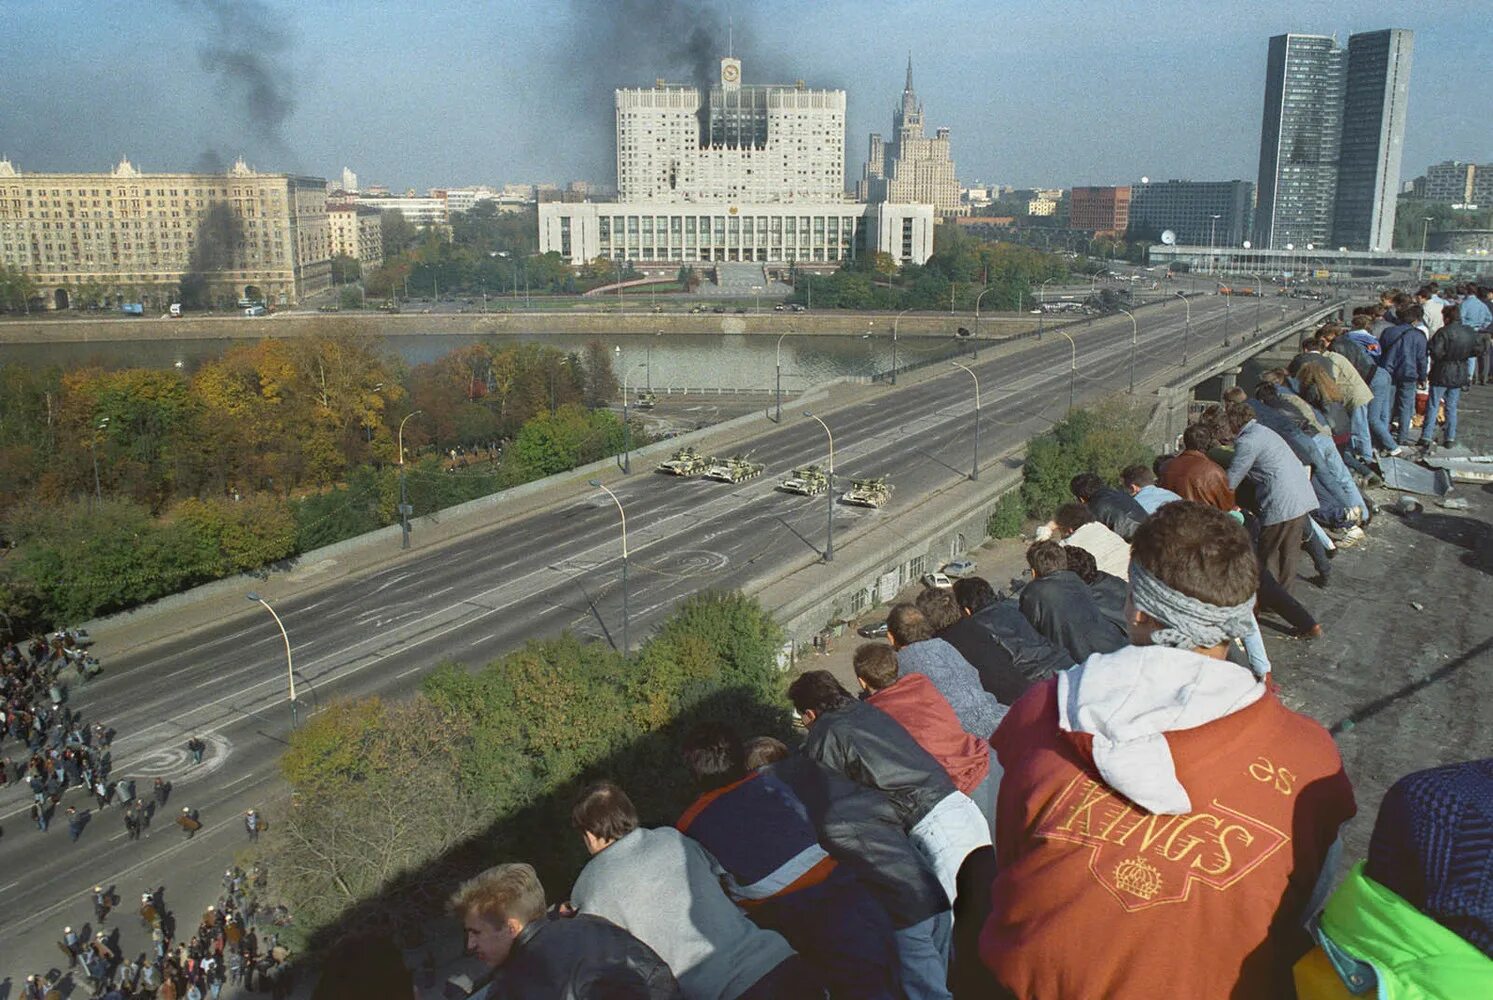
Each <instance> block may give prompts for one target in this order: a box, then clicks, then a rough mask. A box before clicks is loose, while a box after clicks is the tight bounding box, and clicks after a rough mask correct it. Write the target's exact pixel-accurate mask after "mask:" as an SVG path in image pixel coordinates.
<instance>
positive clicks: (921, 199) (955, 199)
mask: <svg viewBox="0 0 1493 1000" xmlns="http://www.w3.org/2000/svg"><path fill="white" fill-rule="evenodd" d="M923 128H924V119H923V105H922V104H921V103H920V102H919V101H918V95H917V92H916V91H915V90H913V89H912V58H911V57H909V58H908V60H907V83H906V86H904V87H903V89H902V104H901V106H900V107H898V108H897V109H896V110H894V111H893V112H892V138H891V140H890V141H887V140H884V139H883V138H882V137H881V134H880V133H879V132H873V133H871V140H870V145H869V149H868V152H867V156H866V163H865V166H864V167H862V169H861V180H860V183H859V184H858V185H857V187H856V193H857V196H858V197H860V198H861V199H862V200H865V201H889V202H896V203H903V204H913V203H916V204H924V205H932V206H933V209H934V211H935V212H937V213H938V214H939V215H940V216H943V217H948V216H955V215H965V214H968V212H969V207H968V206H967V205H965V204H964V203H963V202H961V201H960V199H959V179H958V176H957V175H956V174H955V172H954V159H953V144H952V141H951V139H950V138H949V130H948V129H946V128H941V129H938V130H937V131H936V132H934V134H933V136H932V138H930V137H928V136H927V135H925V134H924V132H923Z"/></svg>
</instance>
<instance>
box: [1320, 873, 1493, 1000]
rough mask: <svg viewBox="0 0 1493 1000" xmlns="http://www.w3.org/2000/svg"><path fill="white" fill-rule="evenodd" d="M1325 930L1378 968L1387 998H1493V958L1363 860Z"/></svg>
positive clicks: (1331, 903)
mask: <svg viewBox="0 0 1493 1000" xmlns="http://www.w3.org/2000/svg"><path fill="white" fill-rule="evenodd" d="M1322 931H1323V933H1324V934H1325V935H1326V936H1327V937H1328V938H1329V939H1330V940H1331V942H1332V943H1333V944H1334V945H1337V946H1338V947H1339V948H1341V949H1342V950H1343V951H1345V952H1347V953H1348V954H1350V955H1352V956H1353V957H1355V958H1357V959H1359V960H1361V961H1363V962H1367V963H1368V964H1370V965H1372V966H1373V967H1374V970H1375V972H1377V973H1378V975H1379V996H1380V997H1381V998H1383V1000H1471V998H1473V997H1493V960H1490V959H1489V958H1488V957H1487V956H1486V955H1484V954H1483V953H1482V952H1481V951H1479V950H1478V949H1476V948H1474V947H1473V946H1472V945H1470V944H1468V943H1467V942H1466V941H1464V940H1462V938H1460V937H1458V936H1457V935H1456V934H1454V933H1453V932H1452V931H1449V930H1447V929H1446V928H1445V927H1442V926H1441V925H1440V924H1438V923H1437V922H1436V921H1434V920H1432V919H1431V918H1430V917H1427V916H1426V915H1425V914H1423V913H1421V912H1420V911H1419V910H1417V909H1416V908H1415V907H1413V906H1411V905H1410V904H1409V903H1407V902H1406V901H1405V900H1404V899H1402V898H1401V897H1400V896H1398V895H1396V894H1395V893H1393V892H1391V891H1390V890H1388V889H1386V888H1385V887H1384V886H1382V885H1380V884H1379V883H1378V882H1375V881H1374V880H1373V879H1371V878H1368V877H1367V876H1366V875H1364V873H1363V862H1359V863H1358V864H1357V865H1354V867H1353V870H1352V871H1351V872H1349V874H1348V878H1347V880H1346V881H1344V882H1343V884H1342V885H1341V886H1339V887H1338V890H1337V891H1336V892H1335V893H1333V894H1332V898H1331V899H1330V900H1328V902H1327V908H1326V910H1324V911H1323V913H1322Z"/></svg>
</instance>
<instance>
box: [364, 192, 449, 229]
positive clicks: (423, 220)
mask: <svg viewBox="0 0 1493 1000" xmlns="http://www.w3.org/2000/svg"><path fill="white" fill-rule="evenodd" d="M356 204H357V205H358V207H360V208H372V209H375V210H376V211H379V212H388V211H391V210H392V211H397V212H399V213H400V214H402V215H403V216H404V218H405V220H406V221H407V222H409V223H410V225H413V226H421V227H425V226H444V225H446V223H448V222H450V221H451V216H450V211H449V209H448V208H447V206H446V199H445V198H428V197H427V198H421V197H417V196H413V195H406V196H404V197H393V196H389V197H370V196H369V195H366V194H364V195H359V197H358V198H357V201H356Z"/></svg>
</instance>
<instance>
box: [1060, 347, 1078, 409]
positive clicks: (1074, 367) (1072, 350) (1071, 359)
mask: <svg viewBox="0 0 1493 1000" xmlns="http://www.w3.org/2000/svg"><path fill="white" fill-rule="evenodd" d="M1058 335H1059V336H1061V337H1063V338H1064V339H1066V340H1067V341H1068V412H1069V413H1072V412H1073V382H1074V380H1075V379H1076V378H1078V344H1076V343H1075V342H1074V340H1073V338H1072V337H1070V336H1068V335H1067V334H1066V333H1064V332H1063V331H1062V330H1059V331H1058Z"/></svg>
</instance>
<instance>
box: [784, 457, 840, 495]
mask: <svg viewBox="0 0 1493 1000" xmlns="http://www.w3.org/2000/svg"><path fill="white" fill-rule="evenodd" d="M778 489H780V490H782V491H783V492H784V493H797V494H799V495H800V496H806V497H816V496H818V495H819V494H821V493H823V492H824V491H825V490H827V489H829V476H827V475H825V474H824V470H823V469H821V468H820V467H819V466H817V465H809V466H805V467H804V468H802V469H794V470H793V471H792V472H790V473H788V477H787V478H786V479H784V480H783V481H782V482H780V483H778Z"/></svg>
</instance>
